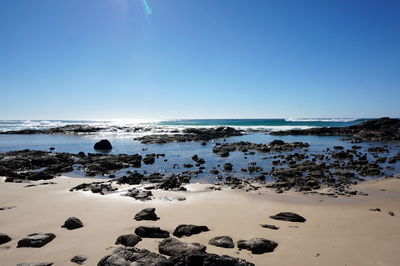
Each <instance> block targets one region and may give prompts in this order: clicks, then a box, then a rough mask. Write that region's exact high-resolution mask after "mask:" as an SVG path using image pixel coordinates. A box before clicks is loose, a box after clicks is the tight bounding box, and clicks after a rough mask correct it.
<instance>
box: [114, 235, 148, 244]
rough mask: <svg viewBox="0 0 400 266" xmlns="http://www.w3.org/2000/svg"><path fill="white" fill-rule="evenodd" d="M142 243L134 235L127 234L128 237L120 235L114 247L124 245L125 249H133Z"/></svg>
mask: <svg viewBox="0 0 400 266" xmlns="http://www.w3.org/2000/svg"><path fill="white" fill-rule="evenodd" d="M140 241H142V239H141V238H140V237H138V236H137V235H134V234H129V235H121V236H119V237H118V238H117V241H116V242H115V244H116V245H118V244H120V245H124V246H126V247H134V246H135V245H136V244H137V243H139V242H140Z"/></svg>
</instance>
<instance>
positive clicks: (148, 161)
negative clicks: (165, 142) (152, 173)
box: [143, 153, 156, 164]
mask: <svg viewBox="0 0 400 266" xmlns="http://www.w3.org/2000/svg"><path fill="white" fill-rule="evenodd" d="M155 158H156V155H155V154H154V153H152V154H146V157H144V158H143V163H144V164H153V163H154V162H155Z"/></svg>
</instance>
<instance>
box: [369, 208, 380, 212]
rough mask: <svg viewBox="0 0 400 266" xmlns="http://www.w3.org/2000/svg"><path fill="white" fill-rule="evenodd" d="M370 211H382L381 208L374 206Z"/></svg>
mask: <svg viewBox="0 0 400 266" xmlns="http://www.w3.org/2000/svg"><path fill="white" fill-rule="evenodd" d="M369 210H370V211H373V212H380V211H381V209H380V208H373V209H369Z"/></svg>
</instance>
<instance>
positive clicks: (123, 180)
mask: <svg viewBox="0 0 400 266" xmlns="http://www.w3.org/2000/svg"><path fill="white" fill-rule="evenodd" d="M142 179H143V175H142V174H139V173H133V174H130V175H129V176H122V177H120V178H118V181H117V183H118V184H128V185H138V184H140V183H141V182H142Z"/></svg>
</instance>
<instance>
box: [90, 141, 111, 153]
mask: <svg viewBox="0 0 400 266" xmlns="http://www.w3.org/2000/svg"><path fill="white" fill-rule="evenodd" d="M94 149H95V150H103V151H108V150H112V145H111V142H110V141H108V140H107V139H102V140H100V141H99V142H96V144H94Z"/></svg>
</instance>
